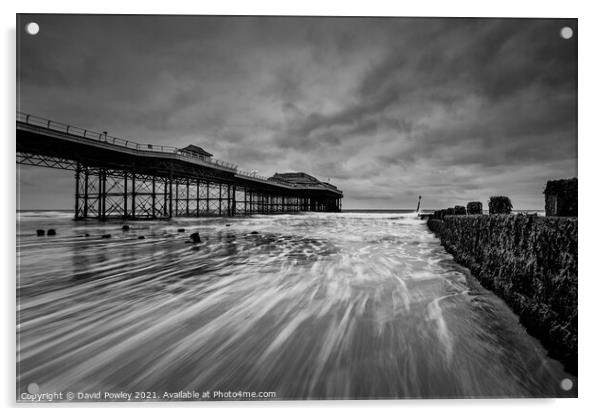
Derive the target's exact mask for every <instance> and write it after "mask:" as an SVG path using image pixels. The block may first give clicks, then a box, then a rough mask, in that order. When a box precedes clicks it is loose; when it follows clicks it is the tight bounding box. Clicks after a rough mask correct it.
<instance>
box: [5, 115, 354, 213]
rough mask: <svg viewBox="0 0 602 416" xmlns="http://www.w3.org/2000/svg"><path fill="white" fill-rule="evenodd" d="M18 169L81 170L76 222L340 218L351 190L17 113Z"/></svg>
mask: <svg viewBox="0 0 602 416" xmlns="http://www.w3.org/2000/svg"><path fill="white" fill-rule="evenodd" d="M16 129H17V130H16V137H17V163H18V164H23V165H32V166H42V167H49V168H57V169H66V170H72V171H74V172H75V174H74V179H75V198H74V201H75V206H74V215H75V219H86V218H95V219H99V220H107V219H111V218H116V219H130V220H143V219H169V218H171V217H179V216H190V217H200V216H244V215H253V214H278V213H294V212H307V211H314V212H340V211H341V207H342V198H343V192H342V191H341V190H339V189H338V188H337V187H336V186H334V185H331V184H330V183H327V182H322V181H319V180H318V179H316V178H314V177H313V176H311V175H308V174H306V173H303V172H294V173H291V172H289V173H282V174H279V173H277V174H275V175H274V176H272V177H270V178H267V177H263V176H259V175H256V174H253V173H249V172H244V171H241V170H239V169H238V166H236V165H234V164H232V163H227V162H222V161H219V160H217V159H214V158H212V157H211V156H210V154H209V153H207V152H204V151H202V149H200V148H197V149H200V150H199V151H195V150H194V148H195V146H188V147H187V148H182V149H181V148H176V147H173V146H161V145H154V144H140V143H136V142H133V141H130V140H126V139H122V138H118V137H112V136H109V135H108V134H107V133H106V132H101V133H99V132H95V131H91V130H87V129H82V128H79V127H75V126H72V125H69V124H64V123H59V122H56V121H52V120H48V119H45V118H41V117H37V116H34V115H30V114H25V113H20V112H18V113H17V127H16Z"/></svg>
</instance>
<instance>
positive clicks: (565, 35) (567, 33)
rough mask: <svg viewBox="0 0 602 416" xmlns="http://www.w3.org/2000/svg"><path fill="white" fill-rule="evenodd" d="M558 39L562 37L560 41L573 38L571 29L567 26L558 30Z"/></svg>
mask: <svg viewBox="0 0 602 416" xmlns="http://www.w3.org/2000/svg"><path fill="white" fill-rule="evenodd" d="M560 37H562V39H570V38H572V37H573V29H571V28H570V27H568V26H565V27H563V28H562V29H560Z"/></svg>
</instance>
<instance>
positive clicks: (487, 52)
mask: <svg viewBox="0 0 602 416" xmlns="http://www.w3.org/2000/svg"><path fill="white" fill-rule="evenodd" d="M29 21H36V22H38V23H39V25H40V32H39V33H38V35H36V36H29V35H26V34H24V32H23V26H24V25H25V24H26V23H27V22H29ZM564 26H570V27H572V28H573V30H574V32H575V36H573V38H572V39H569V40H566V39H563V38H562V37H561V36H560V29H561V28H562V27H564ZM17 30H18V31H19V32H20V33H19V37H20V47H19V49H18V60H17V62H18V64H17V65H18V81H19V83H20V84H19V89H18V92H19V96H18V107H19V108H18V109H19V110H20V111H24V112H27V113H31V114H35V115H39V116H42V117H46V118H50V119H53V120H57V121H63V122H66V123H69V124H73V125H78V126H81V127H85V128H89V129H93V130H97V131H104V130H106V131H108V132H109V134H111V135H114V136H118V137H124V138H129V139H132V140H135V141H138V142H141V143H157V144H158V143H160V144H166V145H172V146H182V147H184V146H186V145H188V144H190V143H193V144H196V145H200V146H202V147H203V148H205V149H206V150H208V151H209V152H211V153H213V154H214V155H215V157H216V158H218V159H221V160H226V161H230V162H233V163H236V164H238V165H239V167H240V168H242V169H245V170H251V169H257V170H258V171H259V174H261V175H265V176H271V175H272V174H273V173H274V172H286V171H304V172H307V173H310V174H312V175H314V176H316V177H317V178H319V179H321V180H328V179H329V178H330V181H331V183H333V184H335V185H337V186H338V187H339V188H341V189H342V190H343V191H344V193H345V199H344V200H343V207H344V208H346V209H351V208H413V207H415V204H416V200H417V197H418V195H422V197H423V206H424V207H426V208H442V207H447V206H453V205H458V204H461V205H465V204H466V202H468V201H472V200H479V201H482V202H483V203H484V205H485V204H486V202H487V200H488V197H489V196H490V195H499V194H502V195H508V196H510V198H511V199H512V201H513V203H514V206H515V208H517V209H543V195H542V191H543V188H544V186H545V183H546V181H547V180H548V179H560V178H568V177H574V176H577V39H576V34H577V22H576V20H569V19H566V20H549V19H548V20H533V19H523V20H516V19H433V18H429V19H415V18H283V17H273V18H272V17H270V18H261V17H244V18H241V17H201V16H199V17H196V16H195V17H184V16H180V17H177V16H161V17H160V16H154V17H153V16H128V17H124V16H76V15H72V16H60V15H56V16H54V15H43V16H31V15H30V16H22V17H21V21H20V22H19V26H18V28H17ZM19 185H20V191H21V208H22V209H44V208H52V209H57V208H65V209H69V208H72V206H73V193H74V180H73V172H69V171H60V170H53V169H43V168H32V167H20V184H19Z"/></svg>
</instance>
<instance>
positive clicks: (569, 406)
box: [0, 0, 602, 416]
mask: <svg viewBox="0 0 602 416" xmlns="http://www.w3.org/2000/svg"><path fill="white" fill-rule="evenodd" d="M1 7H2V13H1V14H0V19H1V20H2V24H3V32H2V33H3V35H4V36H3V59H2V62H3V64H2V65H1V66H2V75H3V76H2V78H1V80H2V83H3V88H2V91H3V92H4V97H5V99H4V100H3V101H2V111H1V112H0V116H1V117H2V126H3V127H4V129H3V131H4V135H3V138H2V145H3V148H2V152H1V155H2V162H3V163H2V175H1V176H0V177H1V178H2V181H3V184H2V185H3V186H2V187H1V188H0V189H1V190H2V191H4V195H3V199H4V204H1V205H0V218H1V219H2V227H0V232H1V233H2V237H3V238H2V250H1V251H0V252H1V253H2V262H1V264H2V266H3V271H4V273H2V275H1V276H2V283H3V285H2V295H3V298H4V299H3V300H4V302H2V310H3V319H2V326H3V334H2V335H3V336H2V340H3V341H4V342H2V364H3V366H2V375H1V377H0V383H1V385H0V391H1V392H2V399H3V400H2V404H3V405H4V407H13V409H10V411H11V412H12V411H15V409H14V407H15V404H14V397H15V373H14V371H15V370H14V369H15V367H14V364H15V357H14V348H15V330H14V323H15V284H14V278H15V162H14V151H15V136H14V134H15V133H14V131H15V130H13V126H14V117H15V13H17V12H20V13H41V12H45V13H124V14H136V13H145V14H254V15H261V14H266V15H279V14H292V15H300V14H301V15H337V16H341V15H346V16H366V15H373V16H473V17H571V18H579V29H578V30H579V109H580V111H579V182H580V194H581V195H580V198H579V199H580V206H581V209H580V217H581V224H584V225H585V226H582V227H581V230H580V236H579V243H580V244H579V252H580V257H581V262H580V265H579V275H580V282H579V285H580V286H579V321H580V328H581V331H580V332H581V333H580V336H579V346H580V348H579V361H580V374H579V396H580V398H579V399H572V400H571V399H565V400H439V401H419V400H413V401H380V402H374V401H329V402H276V403H257V402H254V403H248V402H246V403H231V402H227V403H200V404H195V405H194V406H190V404H178V405H175V407H178V408H179V410H178V411H187V412H188V411H190V412H194V413H195V414H198V413H199V412H202V413H205V412H209V411H211V412H212V411H216V410H220V411H222V410H227V411H228V412H232V411H239V412H244V413H245V414H246V413H251V414H264V413H265V412H270V413H272V412H273V413H277V414H282V413H286V414H289V413H292V414H305V413H307V412H312V413H314V412H316V411H319V412H320V413H322V412H324V413H326V412H328V413H330V412H332V411H333V410H335V408H336V409H338V408H341V407H344V408H345V410H344V412H345V413H346V414H349V413H350V414H362V415H363V414H365V413H366V412H368V411H371V410H374V411H375V412H378V413H379V415H380V414H381V413H395V414H399V413H400V412H403V413H408V414H410V413H420V415H423V414H427V415H429V414H437V415H441V414H445V415H446V416H448V415H456V414H457V415H462V416H464V415H466V414H472V413H475V414H479V415H483V414H484V412H486V414H487V415H488V416H489V415H504V416H507V415H508V414H509V413H512V414H514V413H517V412H518V413H519V414H521V413H526V412H537V413H539V412H545V414H546V415H567V414H575V415H576V414H589V413H593V412H595V410H594V409H596V408H598V409H599V408H600V407H602V406H600V404H599V403H598V402H597V396H598V386H599V385H601V383H600V381H599V375H600V374H602V371H601V370H602V369H601V368H600V359H599V356H600V352H599V347H600V345H602V343H601V342H600V341H601V336H600V328H601V324H600V319H601V317H602V313H601V312H600V309H599V308H598V304H599V303H600V302H599V300H598V298H599V297H600V293H601V292H602V290H601V289H602V287H601V284H600V282H601V281H602V276H600V275H599V273H598V263H597V262H596V260H597V257H600V254H599V253H598V251H599V250H598V249H599V247H600V244H599V243H597V241H598V240H599V238H600V233H601V231H602V230H600V226H599V223H600V219H597V218H596V217H595V216H594V215H595V214H594V212H599V211H600V207H602V201H601V197H600V188H601V187H600V173H599V170H598V169H597V168H598V166H599V165H600V160H599V157H600V141H601V139H602V138H601V137H600V124H601V123H600V120H602V105H601V104H600V101H601V100H602V90H601V88H600V77H601V76H602V65H601V58H600V56H601V54H600V52H599V51H600V49H601V47H600V43H601V42H600V41H601V40H602V36H601V29H600V28H601V27H602V15H601V13H600V10H599V9H598V8H597V7H596V2H594V1H591V2H588V3H587V4H586V2H581V3H579V2H577V1H568V0H567V1H553V0H548V1H541V2H528V1H526V0H518V1H515V0H504V1H497V2H495V3H494V2H487V1H461V0H455V1H445V0H438V1H434V0H431V1H428V2H420V1H416V0H414V1H411V2H410V1H405V2H404V1H390V2H385V1H378V0H370V1H362V2H359V1H353V2H352V1H325V0H321V1H320V0H304V1H296V2H286V1H262V0H252V1H243V0H240V1H219V2H203V1H199V2H194V3H193V2H190V3H186V2H177V1H173V0H172V1H169V2H154V3H150V2H149V1H130V2H127V3H126V2H124V1H123V0H121V1H119V0H103V1H99V2H82V1H81V0H80V1H51V2H49V1H41V0H28V1H26V2H25V1H22V2H17V1H14V0H11V1H6V0H5V1H4V2H2V6H1ZM19 407H25V409H21V410H20V411H26V412H27V413H28V412H31V411H35V410H34V409H36V407H32V406H19ZM81 407H82V406H78V407H75V406H65V405H55V406H54V407H52V408H47V407H46V408H39V411H42V412H44V413H46V412H50V413H51V414H63V413H71V412H77V413H81V412H82V409H81ZM103 407H107V405H106V404H104V406H93V407H92V408H87V409H86V410H85V412H86V413H88V412H90V413H93V414H104V413H105V410H104V408H103ZM110 407H113V408H123V407H126V406H125V405H123V404H115V405H111V406H110ZM166 407H174V404H173V403H160V404H150V405H149V406H141V405H136V406H127V410H125V411H127V412H130V411H132V410H136V411H138V410H142V411H143V412H144V413H145V414H147V413H150V414H161V415H163V414H164V413H165V411H166V409H165V408H166ZM115 410H117V409H115ZM119 411H121V409H120V410H119Z"/></svg>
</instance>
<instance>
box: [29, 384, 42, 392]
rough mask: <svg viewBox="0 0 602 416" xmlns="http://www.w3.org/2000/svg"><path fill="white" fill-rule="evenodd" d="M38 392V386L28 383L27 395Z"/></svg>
mask: <svg viewBox="0 0 602 416" xmlns="http://www.w3.org/2000/svg"><path fill="white" fill-rule="evenodd" d="M39 391H40V386H38V385H37V384H36V383H29V385H28V386H27V393H29V394H38V392H39Z"/></svg>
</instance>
